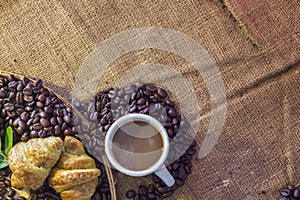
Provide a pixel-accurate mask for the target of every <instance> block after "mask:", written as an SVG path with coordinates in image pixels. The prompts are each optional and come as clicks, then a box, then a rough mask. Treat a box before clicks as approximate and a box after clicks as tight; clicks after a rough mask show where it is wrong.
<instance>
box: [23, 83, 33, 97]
mask: <svg viewBox="0 0 300 200" xmlns="http://www.w3.org/2000/svg"><path fill="white" fill-rule="evenodd" d="M23 94H24V95H27V96H29V95H32V87H31V84H30V83H28V84H27V85H26V87H25V88H24V89H23Z"/></svg>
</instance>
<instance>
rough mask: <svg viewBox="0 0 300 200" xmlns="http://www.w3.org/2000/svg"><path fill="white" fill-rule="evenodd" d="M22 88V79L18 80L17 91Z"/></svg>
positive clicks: (20, 90)
mask: <svg viewBox="0 0 300 200" xmlns="http://www.w3.org/2000/svg"><path fill="white" fill-rule="evenodd" d="M23 89H24V85H23V83H22V81H18V86H17V91H18V92H22V91H23Z"/></svg>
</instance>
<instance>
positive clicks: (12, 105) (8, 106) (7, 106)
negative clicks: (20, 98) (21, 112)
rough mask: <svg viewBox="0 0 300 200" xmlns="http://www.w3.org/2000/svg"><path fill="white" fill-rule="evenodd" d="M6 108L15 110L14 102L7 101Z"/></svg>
mask: <svg viewBox="0 0 300 200" xmlns="http://www.w3.org/2000/svg"><path fill="white" fill-rule="evenodd" d="M4 109H5V110H6V111H13V110H14V104H12V103H6V104H4Z"/></svg>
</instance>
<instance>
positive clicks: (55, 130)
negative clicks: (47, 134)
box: [54, 125, 61, 136]
mask: <svg viewBox="0 0 300 200" xmlns="http://www.w3.org/2000/svg"><path fill="white" fill-rule="evenodd" d="M60 133H61V130H60V126H59V125H56V126H55V127H54V134H55V135H56V136H59V135H60Z"/></svg>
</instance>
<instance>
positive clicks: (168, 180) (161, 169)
mask: <svg viewBox="0 0 300 200" xmlns="http://www.w3.org/2000/svg"><path fill="white" fill-rule="evenodd" d="M132 121H143V122H146V123H149V124H150V125H151V126H153V127H154V128H156V129H157V131H158V133H159V134H160V136H161V138H162V142H163V148H162V153H161V155H160V157H159V159H158V160H157V161H156V162H155V163H154V164H153V165H151V166H150V167H149V168H147V169H144V170H140V171H135V170H131V169H127V168H125V167H124V166H122V164H121V163H120V162H118V160H117V159H116V158H115V156H114V154H113V151H112V145H113V142H112V140H113V137H114V135H115V133H116V132H117V130H118V129H119V128H120V127H121V126H122V125H124V124H126V123H128V122H132ZM105 153H106V156H107V158H108V160H109V161H110V163H111V164H112V166H113V167H115V168H116V169H117V170H118V171H120V172H122V173H124V174H127V175H130V176H146V175H149V174H151V173H153V172H154V173H155V174H156V175H157V176H159V177H160V178H161V179H162V180H163V181H164V182H165V184H166V185H167V186H169V187H170V186H172V185H174V184H175V180H174V178H173V176H172V175H171V174H170V173H169V171H168V170H167V169H166V166H165V165H164V162H165V161H166V159H167V156H168V153H169V137H168V134H167V132H166V130H165V128H164V127H163V125H162V124H161V123H160V122H159V121H157V120H156V119H154V118H153V117H151V116H149V115H145V114H137V113H135V114H128V115H125V116H123V117H120V118H119V119H117V120H116V121H115V122H114V123H113V124H112V125H111V127H110V128H109V129H108V131H107V134H106V137H105Z"/></svg>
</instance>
